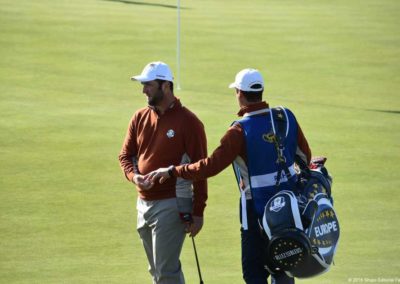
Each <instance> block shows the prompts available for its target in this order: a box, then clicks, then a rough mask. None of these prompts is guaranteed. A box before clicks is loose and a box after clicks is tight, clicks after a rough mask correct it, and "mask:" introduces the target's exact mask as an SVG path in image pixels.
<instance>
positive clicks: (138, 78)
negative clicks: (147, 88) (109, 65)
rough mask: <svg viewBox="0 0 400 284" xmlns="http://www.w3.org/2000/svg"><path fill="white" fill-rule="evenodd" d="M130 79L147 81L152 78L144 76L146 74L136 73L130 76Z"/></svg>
mask: <svg viewBox="0 0 400 284" xmlns="http://www.w3.org/2000/svg"><path fill="white" fill-rule="evenodd" d="M131 80H132V81H139V82H148V81H151V80H152V79H150V78H148V77H146V76H142V75H137V76H132V77H131Z"/></svg>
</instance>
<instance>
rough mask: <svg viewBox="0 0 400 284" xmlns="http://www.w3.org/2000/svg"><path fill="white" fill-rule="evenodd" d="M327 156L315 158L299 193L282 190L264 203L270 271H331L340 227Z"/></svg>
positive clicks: (304, 275) (292, 273)
mask: <svg viewBox="0 0 400 284" xmlns="http://www.w3.org/2000/svg"><path fill="white" fill-rule="evenodd" d="M325 160H326V159H325V158H318V159H317V160H313V162H312V164H311V165H312V166H311V169H310V170H308V171H307V172H306V173H304V174H303V175H302V177H301V179H300V186H301V188H300V192H301V193H300V195H295V194H294V193H293V192H292V191H281V192H279V193H277V194H276V195H274V196H273V197H272V198H271V199H270V200H269V201H268V203H267V205H266V206H265V210H264V216H263V220H262V223H263V229H264V231H265V233H266V234H267V237H268V240H269V241H268V247H267V254H268V255H267V259H268V260H269V263H267V268H268V269H269V270H270V271H271V272H274V271H275V272H276V271H284V272H285V273H286V274H287V275H289V276H291V277H297V278H307V277H312V276H316V275H318V274H321V273H324V272H326V271H328V270H329V268H330V266H331V264H332V263H333V257H334V255H335V252H336V247H337V244H338V241H339V234H340V228H339V222H338V219H337V217H336V213H335V210H334V209H333V199H332V196H331V183H332V178H331V177H330V176H329V174H328V171H327V170H326V168H325V167H324V163H325Z"/></svg>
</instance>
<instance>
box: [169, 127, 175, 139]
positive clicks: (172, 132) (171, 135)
mask: <svg viewBox="0 0 400 284" xmlns="http://www.w3.org/2000/svg"><path fill="white" fill-rule="evenodd" d="M174 136H175V131H173V130H172V129H170V130H168V131H167V137H168V138H172V137H174Z"/></svg>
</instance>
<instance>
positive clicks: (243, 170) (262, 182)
mask: <svg viewBox="0 0 400 284" xmlns="http://www.w3.org/2000/svg"><path fill="white" fill-rule="evenodd" d="M230 88H234V89H235V95H236V99H237V101H238V103H239V106H240V111H239V113H238V115H239V116H240V117H242V118H241V119H240V120H237V121H236V122H234V123H233V125H232V126H231V127H230V128H229V129H228V131H227V132H226V133H225V135H224V136H223V137H222V139H221V144H220V145H219V147H218V148H217V149H215V150H214V152H213V153H212V155H211V156H209V157H208V158H206V159H202V160H200V161H198V162H196V163H193V164H187V165H181V166H177V167H175V166H170V167H168V168H163V169H159V170H157V171H154V172H152V173H150V174H149V175H147V176H146V177H145V180H148V182H149V183H155V182H156V181H157V180H159V181H160V182H164V181H165V180H167V179H168V178H170V177H173V178H176V177H183V178H185V179H190V180H203V179H205V178H208V177H211V176H214V175H216V174H218V173H219V172H221V171H222V170H223V169H225V168H226V167H227V166H229V165H230V164H231V163H233V167H234V170H235V175H236V178H237V182H238V185H239V189H240V192H241V202H240V205H241V206H240V207H241V208H240V212H241V224H242V226H241V245H242V270H243V278H244V280H245V282H246V283H248V284H261V283H262V284H265V283H267V278H268V277H269V275H270V273H269V272H268V271H267V270H266V269H265V259H264V255H265V249H266V243H265V240H264V239H263V237H262V235H261V230H260V226H259V220H260V218H261V217H262V212H260V210H259V208H261V209H263V208H264V207H265V205H266V203H267V201H268V199H269V198H271V197H272V196H273V195H274V194H275V193H277V192H278V191H279V190H290V189H291V188H290V185H289V182H292V181H293V179H296V175H295V174H294V162H295V160H297V161H298V163H301V164H303V163H305V164H306V165H308V164H309V162H310V159H311V150H310V148H309V146H308V143H307V140H306V138H305V137H304V135H303V132H302V130H301V128H300V126H299V124H298V123H297V121H296V118H295V116H294V115H293V113H292V112H291V111H290V110H288V109H285V115H287V121H288V125H289V130H288V133H287V137H286V144H285V146H286V147H285V149H284V156H285V158H286V166H287V168H288V169H289V171H290V173H291V174H292V176H291V177H289V178H287V177H286V175H285V173H284V172H283V170H282V168H280V165H279V163H277V151H276V148H275V145H274V143H273V141H272V140H271V139H269V138H268V137H271V136H270V134H273V132H272V123H271V115H270V109H269V106H268V104H267V103H266V102H265V101H262V94H263V91H264V80H263V78H262V76H261V74H260V72H259V71H257V70H255V69H244V70H242V71H240V72H239V73H238V74H237V75H236V78H235V82H233V83H232V84H230ZM252 173H253V174H252ZM254 188H257V191H256V192H258V193H261V195H259V196H254V193H253V189H254ZM260 189H261V190H260ZM272 283H276V284H283V283H285V284H286V283H294V279H293V278H290V277H288V276H287V275H286V274H284V273H275V274H273V275H272Z"/></svg>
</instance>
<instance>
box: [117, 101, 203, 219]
mask: <svg viewBox="0 0 400 284" xmlns="http://www.w3.org/2000/svg"><path fill="white" fill-rule="evenodd" d="M205 157H207V141H206V135H205V132H204V126H203V124H202V123H201V121H200V120H199V119H198V118H197V117H196V116H195V114H193V113H192V112H191V111H189V110H188V109H187V108H185V107H184V106H182V104H181V103H180V101H179V100H178V99H177V100H176V101H175V103H174V104H173V105H172V106H171V107H170V108H169V109H167V110H166V111H165V112H164V114H162V115H159V114H158V113H157V112H156V111H155V109H154V108H152V107H146V108H142V109H140V110H138V111H137V112H136V113H135V114H134V116H133V117H132V119H131V121H130V123H129V127H128V131H127V133H126V137H125V141H124V144H123V146H122V149H121V152H120V155H119V161H120V165H121V168H122V170H123V172H124V173H125V176H126V178H127V179H128V180H129V181H132V179H133V177H134V175H135V173H139V174H142V175H145V174H148V173H149V172H151V171H153V170H156V169H158V168H161V167H168V166H170V165H179V164H182V163H185V162H186V163H187V162H188V161H187V159H189V162H190V161H191V162H196V161H198V160H200V159H202V158H205ZM185 160H186V161H185ZM175 186H176V178H173V179H168V180H167V181H166V182H164V183H163V184H159V183H158V182H157V183H155V184H154V186H153V187H152V188H151V189H148V190H143V189H141V188H140V187H138V186H137V187H136V188H137V190H138V193H139V197H140V198H142V199H144V200H159V199H166V198H171V197H175V196H176V194H175V192H176V187H175ZM193 196H194V199H193V215H196V216H203V211H204V208H205V206H206V200H207V181H206V180H205V179H200V180H198V181H195V182H193Z"/></svg>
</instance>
